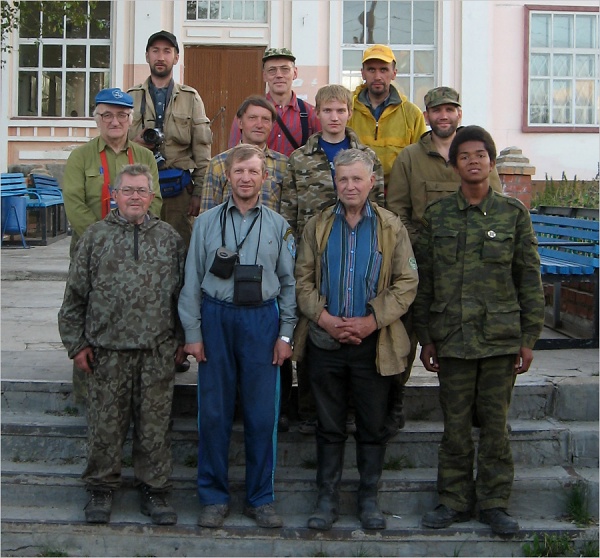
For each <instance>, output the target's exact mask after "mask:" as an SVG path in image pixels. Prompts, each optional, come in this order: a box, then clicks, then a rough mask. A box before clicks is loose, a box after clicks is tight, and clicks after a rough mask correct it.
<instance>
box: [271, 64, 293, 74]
mask: <svg viewBox="0 0 600 558" xmlns="http://www.w3.org/2000/svg"><path fill="white" fill-rule="evenodd" d="M265 71H266V72H267V74H268V75H270V76H276V75H277V72H281V75H283V76H289V75H290V74H291V73H292V67H291V66H271V67H270V68H267V69H266V70H265Z"/></svg>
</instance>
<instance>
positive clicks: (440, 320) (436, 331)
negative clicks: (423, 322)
mask: <svg viewBox="0 0 600 558" xmlns="http://www.w3.org/2000/svg"><path fill="white" fill-rule="evenodd" d="M446 306H448V303H447V302H446V301H443V300H438V301H433V302H432V303H431V306H430V307H429V335H430V336H431V339H433V340H434V341H440V340H441V339H445V337H446V335H447V331H446V329H447V328H446Z"/></svg>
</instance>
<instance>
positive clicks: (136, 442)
mask: <svg viewBox="0 0 600 558" xmlns="http://www.w3.org/2000/svg"><path fill="white" fill-rule="evenodd" d="M176 346H177V343H176V341H175V340H173V339H171V340H168V341H165V342H164V343H162V344H160V345H159V346H158V347H156V348H154V349H151V350H129V351H110V350H106V349H101V348H99V349H95V351H94V359H95V364H94V367H93V374H88V393H89V395H88V405H87V411H88V414H87V417H88V462H87V467H86V469H85V471H84V472H83V475H82V479H83V480H84V482H85V483H86V485H87V487H88V488H109V489H112V490H114V489H117V488H119V486H120V484H121V459H122V453H123V444H124V443H125V439H126V436H127V432H128V430H129V426H130V423H131V421H132V419H133V443H132V458H133V468H134V474H135V479H136V482H137V483H143V484H146V485H148V486H150V487H151V488H152V489H154V490H155V491H156V492H160V491H166V490H168V489H169V488H170V486H169V477H170V476H171V472H172V467H173V465H172V456H171V437H170V432H169V423H170V417H171V406H172V402H173V386H174V378H175V361H174V353H175V349H176Z"/></svg>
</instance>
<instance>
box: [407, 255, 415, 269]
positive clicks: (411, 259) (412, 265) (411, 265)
mask: <svg viewBox="0 0 600 558" xmlns="http://www.w3.org/2000/svg"><path fill="white" fill-rule="evenodd" d="M408 265H409V266H410V268H411V269H415V270H416V269H417V260H416V258H414V257H411V258H408Z"/></svg>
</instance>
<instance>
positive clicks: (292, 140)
mask: <svg viewBox="0 0 600 558" xmlns="http://www.w3.org/2000/svg"><path fill="white" fill-rule="evenodd" d="M276 120H277V124H279V127H280V128H281V131H282V132H283V133H284V135H285V137H286V138H287V140H288V141H289V142H290V143H291V145H292V147H293V148H294V149H298V148H299V147H300V146H299V145H298V142H297V141H296V138H294V136H292V133H291V132H290V131H289V130H288V127H287V126H286V125H285V124H284V123H283V120H281V116H279V115H277V119H276ZM302 136H303V137H304V133H303V134H302Z"/></svg>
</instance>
